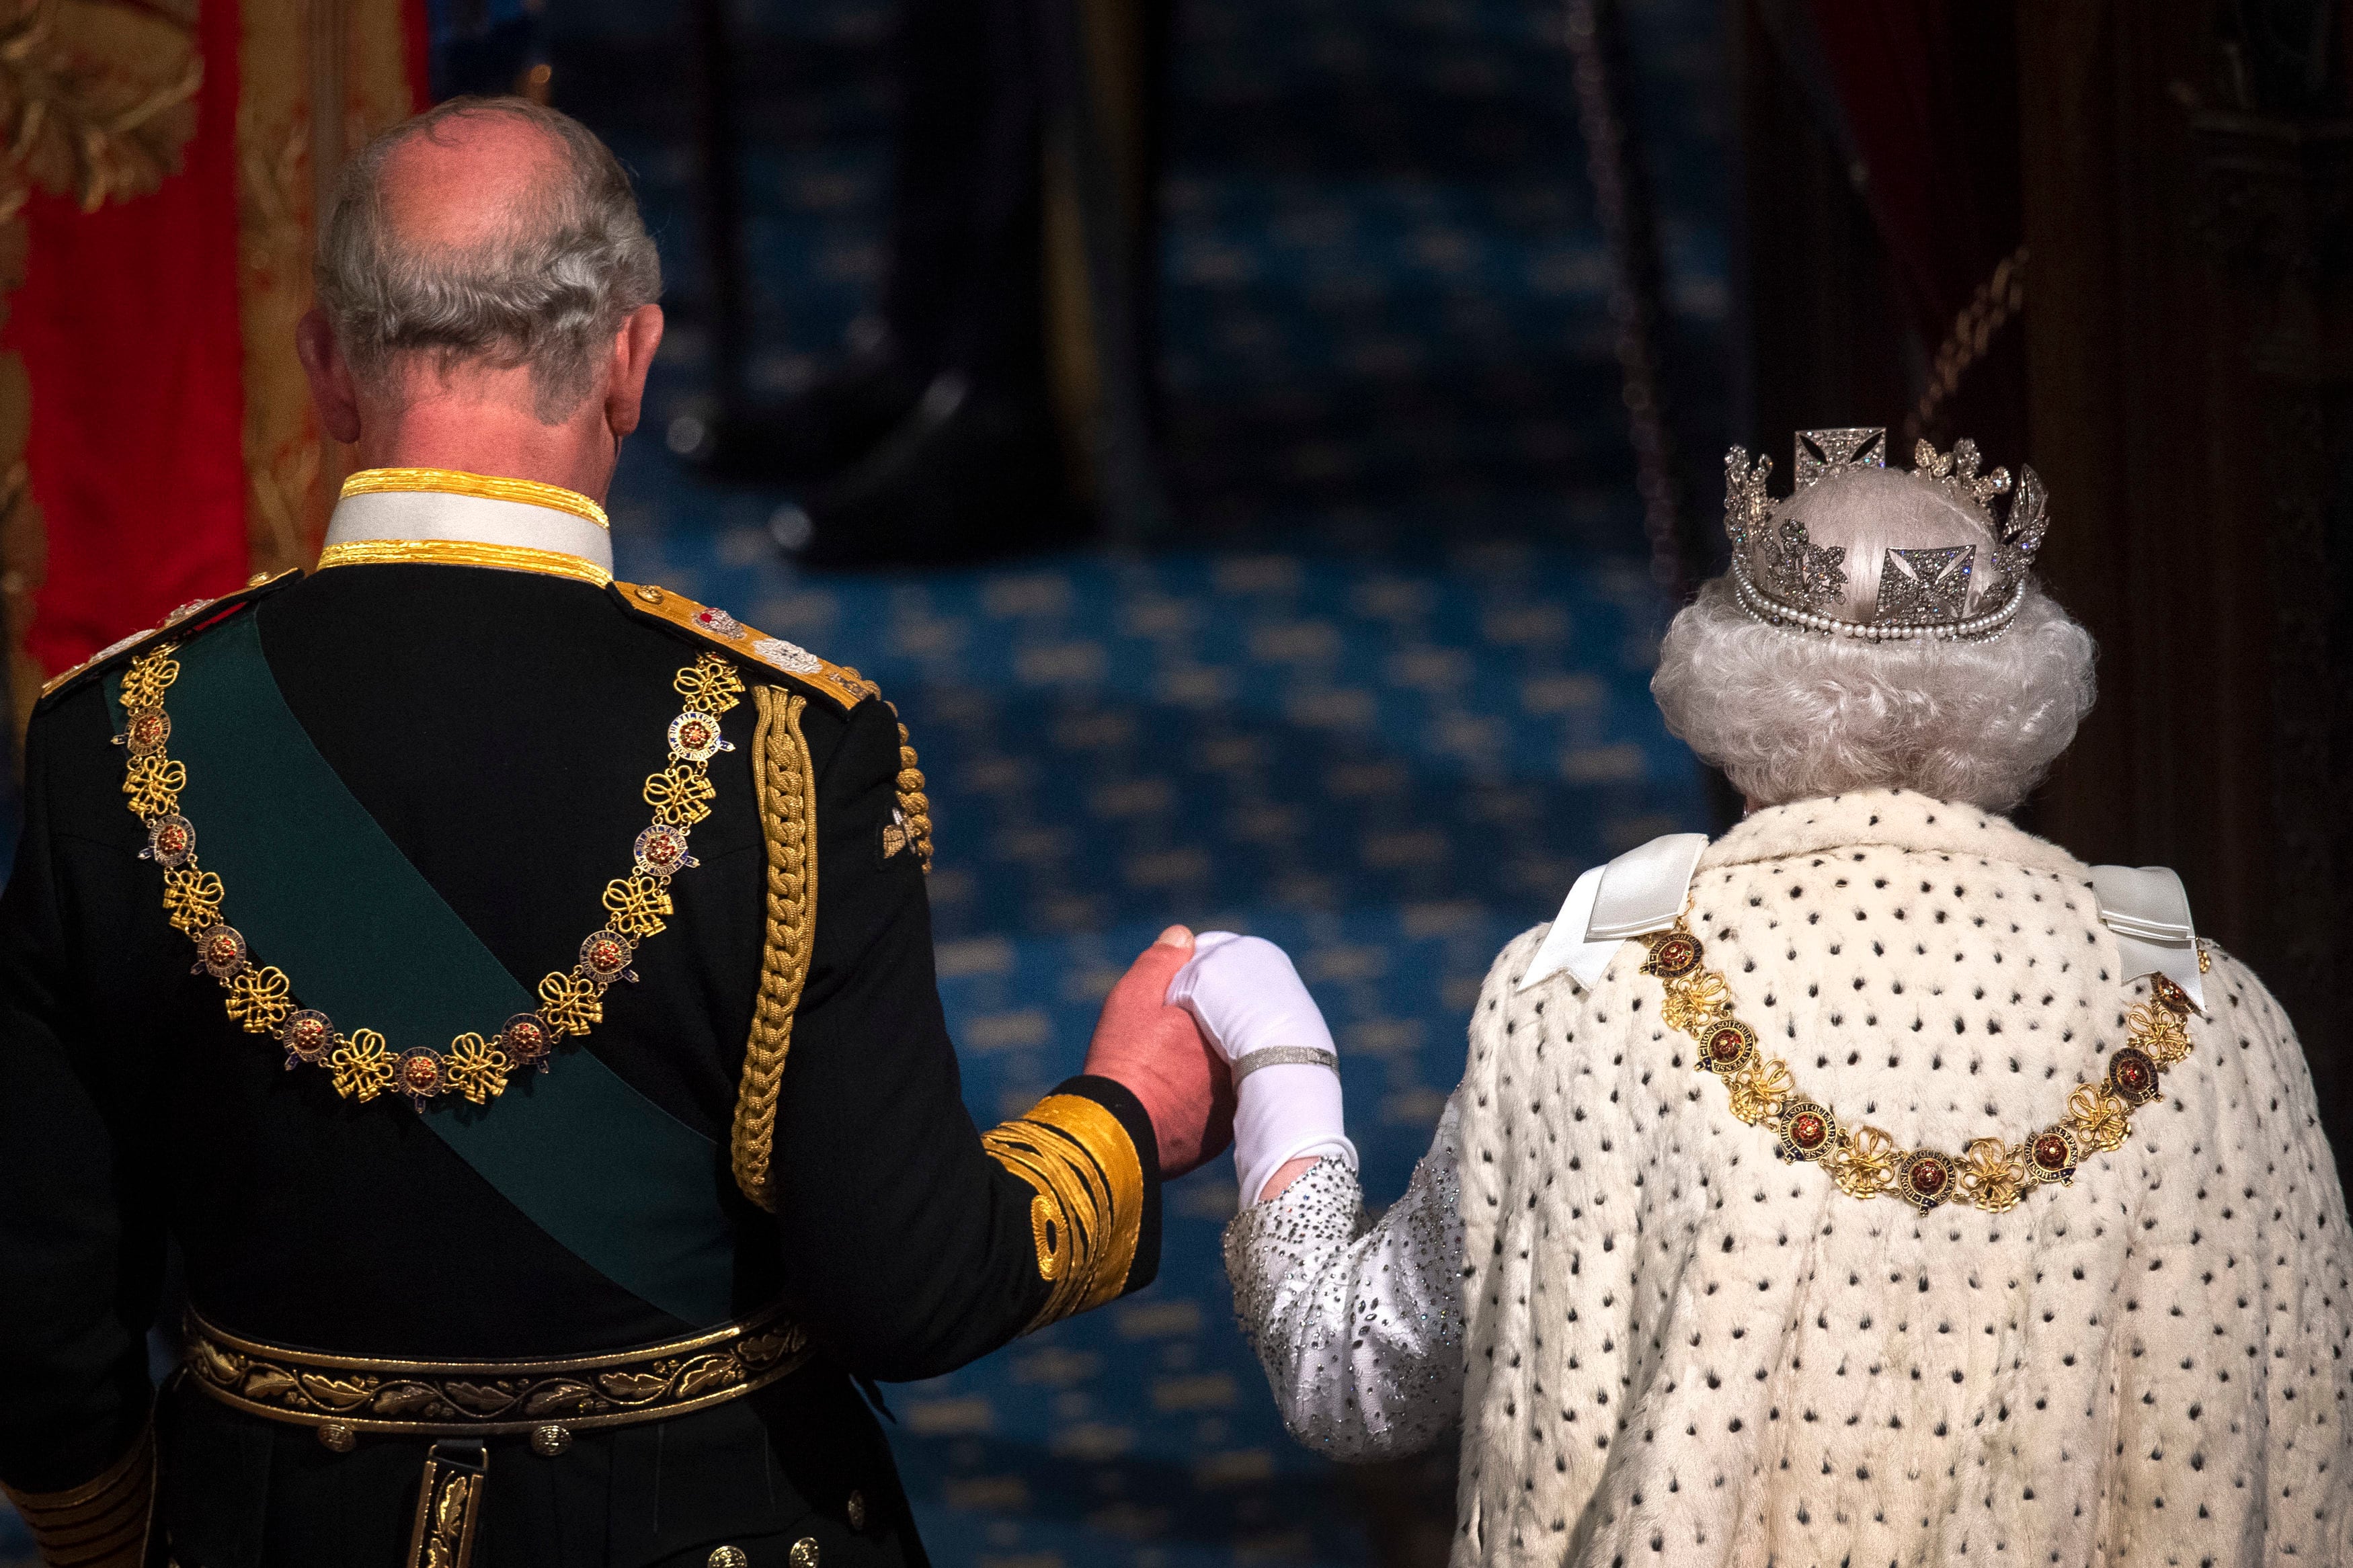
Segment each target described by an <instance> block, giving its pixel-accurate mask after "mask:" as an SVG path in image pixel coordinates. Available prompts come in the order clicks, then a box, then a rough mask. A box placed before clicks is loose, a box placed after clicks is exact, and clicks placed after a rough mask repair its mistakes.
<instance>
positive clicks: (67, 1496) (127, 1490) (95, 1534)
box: [5, 1425, 155, 1568]
mask: <svg viewBox="0 0 2353 1568" xmlns="http://www.w3.org/2000/svg"><path fill="white" fill-rule="evenodd" d="M5 1490H6V1492H7V1494H8V1500H9V1501H10V1502H12V1503H15V1504H16V1511H17V1512H18V1513H20V1514H22V1515H23V1516H24V1519H25V1527H26V1529H28V1530H30V1531H32V1532H33V1545H34V1547H35V1548H36V1549H37V1550H38V1551H39V1552H40V1554H41V1561H42V1562H43V1563H47V1564H48V1565H49V1568H139V1565H140V1564H141V1563H143V1562H145V1560H146V1554H147V1531H148V1525H149V1521H150V1517H151V1515H152V1514H153V1511H154V1501H155V1428H154V1427H153V1425H150V1426H147V1427H145V1428H144V1429H142V1431H141V1432H140V1434H139V1440H138V1441H137V1442H135V1443H133V1444H132V1445H131V1451H130V1452H129V1453H127V1454H125V1455H123V1456H122V1458H120V1459H117V1460H116V1461H115V1462H114V1463H113V1464H112V1465H111V1466H109V1467H108V1468H107V1469H106V1472H105V1473H104V1474H103V1475H101V1476H100V1477H99V1478H98V1479H95V1480H91V1481H85V1482H83V1483H82V1484H81V1485H80V1486H78V1487H75V1488H72V1489H69V1490H67V1491H61V1492H20V1491H18V1490H17V1489H16V1488H14V1487H8V1488H5Z"/></svg>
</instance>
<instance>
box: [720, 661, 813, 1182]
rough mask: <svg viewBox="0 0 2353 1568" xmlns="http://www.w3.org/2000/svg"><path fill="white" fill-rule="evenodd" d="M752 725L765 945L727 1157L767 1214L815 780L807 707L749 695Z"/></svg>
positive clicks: (809, 875)
mask: <svg viewBox="0 0 2353 1568" xmlns="http://www.w3.org/2000/svg"><path fill="white" fill-rule="evenodd" d="M752 700H753V701H754V703H755V704H756V705H757V706H758V708H759V711H760V717H759V721H758V723H757V724H756V725H755V726H754V729H753V731H752V796H753V799H754V802H755V803H756V805H758V807H759V813H760V834H761V837H764V838H765V839H766V840H767V845H768V882H767V911H768V926H767V938H766V942H765V946H764V948H763V950H762V952H761V957H760V994H759V997H758V999H757V1000H756V1001H754V1004H753V1006H752V1035H751V1038H750V1039H749V1040H747V1041H746V1042H745V1043H744V1079H743V1083H742V1086H741V1087H740V1088H739V1089H737V1091H736V1095H735V1125H734V1130H733V1133H732V1134H731V1136H730V1138H729V1152H730V1154H731V1156H732V1159H733V1164H734V1167H735V1184H736V1185H737V1186H739V1187H741V1188H743V1189H744V1196H745V1197H747V1198H750V1199H751V1200H752V1201H753V1202H754V1203H755V1204H757V1205H760V1206H761V1207H762V1208H764V1209H766V1210H767V1211H768V1212H769V1213H771V1214H773V1213H775V1212H776V1191H775V1189H774V1188H773V1186H772V1185H771V1184H770V1182H769V1176H768V1157H769V1153H770V1152H771V1150H772V1149H773V1148H774V1147H775V1144H776V1091H777V1089H779V1088H780V1087H782V1085H783V1083H784V1078H785V1058H786V1056H787V1055H788V1054H789V1053H790V1052H791V1050H792V1045H793V1015H794V1013H795V1012H796V1011H797V1009H798V1008H799V1006H800V1001H801V987H802V986H803V985H805V984H807V983H808V966H809V950H810V947H811V945H812V943H813V942H814V939H815V937H816V933H817V773H816V770H815V769H814V768H812V767H811V766H810V765H809V754H808V742H807V739H806V738H804V737H803V736H802V734H801V722H800V721H801V710H802V709H803V708H804V707H806V706H807V699H806V698H801V697H795V696H793V695H791V694H790V693H788V692H785V691H781V690H778V689H776V688H775V687H773V686H756V687H754V688H753V689H752Z"/></svg>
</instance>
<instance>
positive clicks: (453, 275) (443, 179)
mask: <svg viewBox="0 0 2353 1568" xmlns="http://www.w3.org/2000/svg"><path fill="white" fill-rule="evenodd" d="M317 276H318V289H319V304H320V308H321V310H323V311H324V312H325V315H326V318H327V321H328V323H329V325H330V326H331V327H332V330H333V332H334V336H335V341H336V342H337V343H338V344H339V345H340V346H341V347H342V350H343V355H344V357H345V359H346V360H347V361H348V362H349V363H350V364H351V367H352V371H353V374H354V375H355V376H356V377H358V378H359V379H360V380H362V381H363V382H369V383H375V384H383V383H384V382H385V380H386V379H387V377H388V375H390V374H392V373H395V372H396V371H397V370H398V369H399V367H400V362H401V361H403V360H405V359H406V358H407V357H408V356H411V355H424V356H427V357H428V358H429V359H430V360H431V361H432V362H433V363H434V364H435V365H436V367H437V368H438V369H441V370H443V371H448V370H453V369H457V368H459V367H462V366H463V365H465V364H467V363H470V362H481V363H485V364H487V365H489V366H491V367H495V368H497V369H501V370H512V369H515V368H517V367H520V366H528V367H529V368H530V372H531V388H532V401H533V405H534V412H535V413H536V414H537V416H538V417H539V418H540V419H542V420H543V421H545V422H547V423H550V424H554V423H555V422H557V421H559V420H562V419H564V418H565V417H567V416H569V415H570V414H571V413H572V411H573V410H575V409H576V408H577V407H578V406H579V405H580V403H581V401H582V400H583V399H584V398H586V397H587V396H588V395H590V394H592V393H593V392H595V391H596V377H597V374H598V370H599V366H600V364H601V363H602V362H603V355H604V353H606V352H607V349H608V346H609V344H610V342H611V341H612V338H613V334H614V332H615V331H617V330H618V328H619V326H620V324H621V322H622V321H623V319H624V318H626V317H627V316H628V314H629V312H630V311H632V310H636V309H638V307H639V306H641V305H645V304H647V303H649V302H650V301H651V300H653V299H654V298H655V297H656V296H658V295H659V293H660V292H661V263H660V260H659V258H658V257H657V256H656V254H655V251H654V245H653V241H652V240H651V239H650V238H649V237H648V236H647V234H646V227H645V222H644V220H643V219H642V218H641V217H639V216H638V205H637V200H636V198H635V196H634V195H632V194H631V192H630V190H629V180H628V174H626V173H624V172H623V170H622V168H621V165H620V163H618V161H617V160H616V159H615V158H614V156H613V154H612V153H611V152H610V151H609V150H607V147H606V146H605V144H604V143H603V142H599V141H597V140H596V137H595V136H594V135H593V134H591V133H590V132H589V131H588V130H587V128H586V127H585V126H583V125H582V124H580V122H579V121H575V120H574V119H572V118H571V117H570V116H569V115H566V114H561V113H558V112H557V111H556V110H552V109H547V108H544V107H543V106H541V105H539V104H535V103H531V102H529V101H527V100H522V99H457V100H451V101H450V102H448V103H445V104H442V105H440V106H439V107H438V108H436V109H433V110H428V111H427V112H426V113H424V114H420V115H418V116H417V118H415V119H414V120H409V121H404V122H403V123H401V124H399V125H396V126H395V127H393V128H392V129H391V130H390V131H387V132H385V133H384V134H383V135H381V136H379V137H377V138H376V139H375V141H374V142H369V143H368V144H367V146H365V147H364V148H362V149H361V150H360V152H359V153H358V154H357V155H356V156H354V157H353V159H352V161H351V162H350V163H347V164H346V165H344V168H343V174H342V177H341V178H340V179H339V180H338V181H337V182H336V187H335V205H334V211H333V213H332V216H330V217H329V219H328V221H327V225H326V227H325V229H324V230H323V231H322V234H321V236H320V242H319V260H318V268H317Z"/></svg>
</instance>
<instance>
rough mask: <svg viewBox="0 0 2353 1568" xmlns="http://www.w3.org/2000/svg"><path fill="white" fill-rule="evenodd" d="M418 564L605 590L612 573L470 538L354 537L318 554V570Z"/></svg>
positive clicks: (577, 559) (567, 557)
mask: <svg viewBox="0 0 2353 1568" xmlns="http://www.w3.org/2000/svg"><path fill="white" fill-rule="evenodd" d="M412 562H422V563H425V564H426V565H428V566H491V567H495V568H497V569H498V570H500V571H501V572H537V573H540V574H543V575H545V576H550V577H571V578H575V579H577V580H578V581H580V582H583V583H589V584H595V585H596V587H599V588H601V587H603V586H604V585H605V584H607V583H610V582H611V581H612V580H613V574H611V573H610V572H607V571H606V570H605V569H604V568H603V567H602V566H599V565H597V564H596V563H595V562H594V561H591V560H589V559H588V558H587V557H586V556H585V555H573V554H569V553H567V552H564V551H561V550H533V549H531V548H530V547H529V546H527V545H522V544H478V543H476V542H474V541H472V540H470V539H356V540H353V541H352V542H349V543H345V544H330V545H329V546H327V548H326V549H324V550H322V551H321V552H319V569H320V570H321V571H322V572H323V571H325V570H326V569H327V568H328V567H330V566H383V565H387V564H402V563H412Z"/></svg>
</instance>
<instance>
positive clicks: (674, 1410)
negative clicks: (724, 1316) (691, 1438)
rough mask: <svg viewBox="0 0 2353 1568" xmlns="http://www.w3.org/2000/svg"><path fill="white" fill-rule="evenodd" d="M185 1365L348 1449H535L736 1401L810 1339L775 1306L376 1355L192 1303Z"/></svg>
mask: <svg viewBox="0 0 2353 1568" xmlns="http://www.w3.org/2000/svg"><path fill="white" fill-rule="evenodd" d="M187 1334H188V1367H189V1369H190V1372H191V1373H192V1374H193V1381H194V1382H195V1384H196V1386H197V1387H199V1388H201V1389H203V1390H204V1391H205V1392H206V1394H210V1395H212V1397H214V1398H215V1399H217V1400H219V1401H220V1402H221V1403H222V1404H224V1405H228V1406H230V1407H231V1408H232V1409H237V1410H242V1411H244V1412H246V1413H247V1414H248V1415H259V1416H263V1417H265V1418H267V1419H269V1420H271V1421H287V1422H292V1423H294V1424H295V1425H297V1426H311V1427H315V1428H317V1429H318V1432H319V1440H320V1442H322V1444H324V1445H325V1446H326V1447H329V1448H331V1449H333V1450H334V1451H336V1452H338V1453H343V1452H348V1451H349V1450H350V1449H351V1448H352V1447H353V1446H354V1445H355V1443H356V1441H357V1437H358V1434H360V1433H363V1432H393V1433H399V1434H401V1435H402V1436H410V1437H494V1436H503V1435H512V1434H516V1433H524V1432H528V1433H530V1434H531V1435H532V1446H533V1447H535V1448H537V1449H539V1450H540V1452H542V1453H560V1452H562V1451H563V1449H564V1448H565V1447H569V1446H570V1443H571V1437H570V1434H571V1432H572V1431H573V1430H575V1429H579V1430H586V1429H588V1428H591V1427H597V1426H636V1425H638V1424H639V1423H641V1422H647V1421H666V1420H668V1419H670V1417H671V1416H674V1415H685V1414H686V1413H687V1412H689V1411H691V1410H700V1409H702V1407H703V1406H705V1405H716V1404H719V1403H721V1402H722V1401H723V1400H729V1399H738V1398H741V1397H742V1396H744V1394H750V1393H751V1392H753V1391H754V1389H758V1388H764V1387H765V1386H766V1385H767V1384H771V1383H774V1382H776V1380H777V1379H778V1378H780V1377H783V1376H785V1375H786V1373H791V1372H794V1371H797V1369H798V1368H800V1367H802V1366H803V1365H806V1364H807V1362H808V1360H809V1358H810V1355H811V1354H812V1353H813V1352H811V1351H810V1349H809V1344H808V1336H807V1334H806V1333H804V1332H803V1331H802V1330H801V1329H800V1327H799V1325H797V1324H796V1323H794V1322H792V1321H789V1320H788V1319H786V1316H785V1314H784V1310H783V1308H782V1306H781V1305H778V1306H772V1307H769V1308H766V1309H765V1310H762V1311H759V1312H756V1313H754V1314H753V1315H752V1316H751V1317H749V1318H746V1319H744V1321H741V1322H735V1323H730V1324H728V1325H726V1326H725V1327H723V1328H719V1329H713V1330H711V1331H708V1332H705V1333H701V1334H697V1335H695V1336H693V1337H692V1338H691V1339H683V1340H672V1341H670V1342H667V1343H663V1344H652V1345H640V1346H637V1347H635V1348H633V1349H629V1350H623V1351H613V1352H607V1353H606V1354H602V1355H587V1356H565V1357H557V1358H554V1359H551V1360H546V1361H385V1360H380V1359H376V1358H374V1357H368V1356H347V1355H323V1354H321V1353H320V1352H315V1351H298V1350H285V1349H282V1348H280V1347H279V1346H276V1345H267V1344H261V1343H259V1342H255V1341H252V1340H247V1339H240V1338H238V1337H237V1335H235V1334H232V1333H229V1332H227V1331H225V1330H222V1329H219V1328H216V1327H215V1326H214V1325H213V1324H211V1323H208V1322H206V1321H205V1320H204V1319H203V1318H202V1317H201V1316H199V1315H198V1314H197V1313H195V1312H194V1311H191V1312H190V1313H189V1314H188V1320H187Z"/></svg>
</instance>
